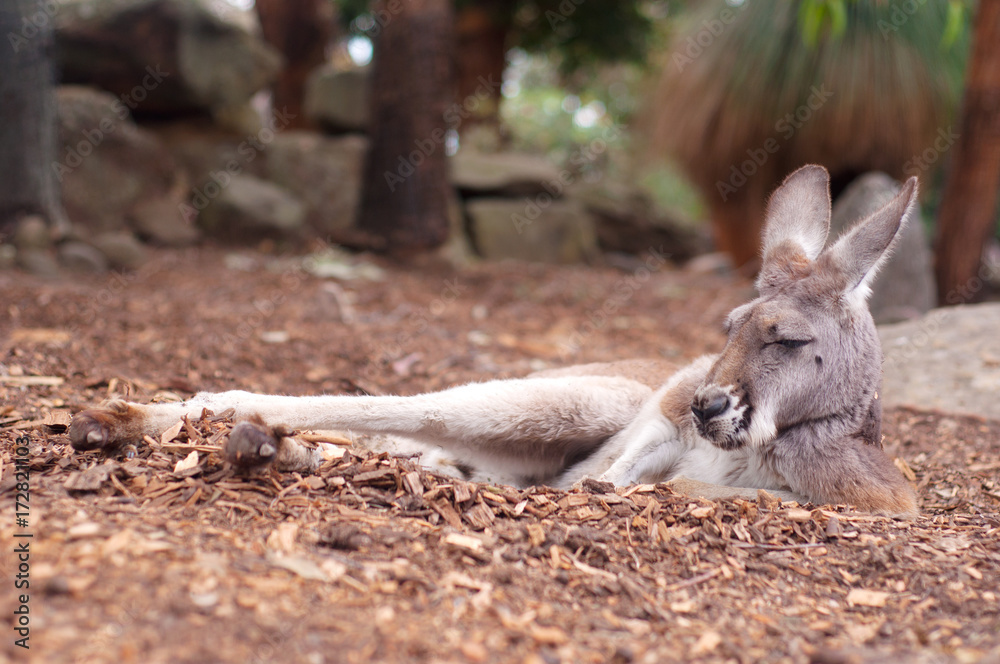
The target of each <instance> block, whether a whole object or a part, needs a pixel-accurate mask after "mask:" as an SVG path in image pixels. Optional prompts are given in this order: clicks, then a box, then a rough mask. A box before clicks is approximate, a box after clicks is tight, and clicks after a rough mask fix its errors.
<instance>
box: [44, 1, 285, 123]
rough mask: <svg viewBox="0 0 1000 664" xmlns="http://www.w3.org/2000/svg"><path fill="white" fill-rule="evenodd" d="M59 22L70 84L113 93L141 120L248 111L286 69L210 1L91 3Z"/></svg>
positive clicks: (61, 62) (74, 6) (60, 61)
mask: <svg viewBox="0 0 1000 664" xmlns="http://www.w3.org/2000/svg"><path fill="white" fill-rule="evenodd" d="M55 18H56V22H55V34H54V41H55V58H56V61H57V69H58V70H59V71H60V74H61V77H62V81H63V82H66V83H81V84H86V85H93V86H97V87H99V88H102V89H104V90H107V91H108V92H111V93H113V94H114V95H115V96H116V97H118V98H119V101H118V104H119V106H122V107H123V108H124V107H126V106H127V107H128V108H129V109H132V110H133V111H134V112H135V113H137V114H141V115H157V116H169V115H178V114H190V113H192V112H199V111H208V112H211V113H213V114H215V113H220V112H222V111H225V110H227V109H232V108H235V107H239V106H243V105H245V104H246V103H247V101H248V100H249V99H250V97H252V96H253V95H254V94H255V93H256V92H257V91H258V90H261V89H263V88H265V87H266V86H267V85H269V84H270V83H271V82H272V81H273V80H274V79H275V77H276V76H277V73H278V71H279V69H280V67H281V56H280V55H279V54H278V53H277V51H275V50H274V49H272V48H271V47H270V46H268V45H267V44H266V43H265V42H264V41H263V40H262V39H261V38H260V37H257V36H255V35H252V34H250V33H249V32H247V31H246V30H244V29H243V28H241V27H239V26H237V25H236V24H234V23H232V22H229V21H226V20H224V19H222V18H220V17H219V16H218V15H216V13H215V12H214V11H213V10H212V6H211V4H210V3H209V2H205V1H202V0H115V1H110V0H83V1H82V2H77V3H71V4H69V5H67V6H61V7H60V11H59V12H58V13H57V14H56V17H55Z"/></svg>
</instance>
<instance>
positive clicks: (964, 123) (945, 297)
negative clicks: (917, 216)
mask: <svg viewBox="0 0 1000 664" xmlns="http://www.w3.org/2000/svg"><path fill="white" fill-rule="evenodd" d="M998 45H1000V2H998V1H996V0H989V1H986V0H984V1H983V2H980V3H979V10H978V13H977V16H976V22H975V27H974V28H973V36H972V52H971V53H970V56H969V65H968V72H967V75H966V83H965V96H964V98H963V100H962V119H961V126H960V129H959V132H960V134H959V139H958V142H957V144H956V145H955V147H954V154H953V155H952V160H951V169H950V172H949V173H948V180H947V182H946V184H945V188H944V193H943V194H942V198H941V209H940V212H939V213H938V238H937V247H936V252H935V253H936V259H937V263H936V266H935V270H936V275H937V284H938V298H939V300H940V303H941V304H960V303H963V302H968V301H971V300H974V299H977V296H978V295H979V294H980V293H981V291H982V288H983V281H982V278H981V275H979V274H978V273H979V271H980V266H981V261H982V255H983V247H984V246H985V243H986V240H987V239H988V238H989V235H990V233H991V232H993V230H994V227H995V226H994V225H995V223H996V209H997V189H998V188H1000V48H998Z"/></svg>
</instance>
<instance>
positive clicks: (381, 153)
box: [356, 0, 454, 254]
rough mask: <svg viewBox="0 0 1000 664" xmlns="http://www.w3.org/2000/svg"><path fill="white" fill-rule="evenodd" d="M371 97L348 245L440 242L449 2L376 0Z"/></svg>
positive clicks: (406, 247)
mask: <svg viewBox="0 0 1000 664" xmlns="http://www.w3.org/2000/svg"><path fill="white" fill-rule="evenodd" d="M374 13H375V15H376V16H379V17H383V19H384V20H383V19H380V23H381V30H380V33H379V34H378V35H377V37H376V39H375V54H374V59H373V67H374V70H373V72H372V88H371V90H372V92H371V118H372V130H371V147H370V149H369V152H368V159H367V162H366V166H365V177H364V180H363V185H362V187H363V191H362V195H361V211H360V216H359V220H358V230H359V231H360V235H361V237H360V238H359V240H360V241H359V242H357V243H356V244H362V245H365V246H368V247H369V248H371V249H375V250H379V251H386V252H390V253H394V254H409V253H415V252H419V251H422V250H426V249H431V248H434V247H437V246H439V245H441V244H443V243H444V242H445V240H447V239H448V231H449V223H448V200H449V195H450V191H449V190H450V185H449V183H448V176H447V162H446V158H445V135H446V131H447V129H448V124H447V116H448V109H449V104H451V101H452V96H453V87H452V81H453V73H452V50H453V47H454V44H453V19H452V12H451V2H450V1H449V0H407V1H406V2H402V3H399V2H394V1H391V2H390V1H388V0H379V2H377V3H376V5H375V12H374Z"/></svg>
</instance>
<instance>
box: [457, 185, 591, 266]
mask: <svg viewBox="0 0 1000 664" xmlns="http://www.w3.org/2000/svg"><path fill="white" fill-rule="evenodd" d="M465 211H466V215H468V217H469V220H470V228H471V235H472V239H473V243H474V244H475V246H476V249H477V251H478V252H479V254H480V255H481V256H483V257H484V258H487V259H491V260H499V259H503V258H516V259H519V260H525V261H537V262H544V263H579V262H583V261H587V260H590V259H592V258H594V257H595V256H597V253H598V250H597V236H596V233H595V230H594V219H593V218H592V217H591V216H590V215H588V214H587V212H586V210H584V209H583V206H581V205H580V204H578V203H573V202H568V201H555V202H553V203H550V204H549V205H547V206H544V207H542V206H539V205H538V204H537V203H535V202H533V201H532V200H531V199H527V198H522V199H521V200H510V199H505V198H477V199H473V200H471V201H469V202H468V203H466V207H465ZM536 211H537V212H538V214H537V215H536V214H535V212H536ZM532 217H533V219H532Z"/></svg>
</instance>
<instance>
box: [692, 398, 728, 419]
mask: <svg viewBox="0 0 1000 664" xmlns="http://www.w3.org/2000/svg"><path fill="white" fill-rule="evenodd" d="M727 410H729V396H728V395H725V394H722V393H716V394H703V395H698V396H695V398H694V401H693V402H692V403H691V412H692V413H694V416H695V417H696V418H698V422H699V423H701V424H705V423H706V422H708V421H709V420H711V419H712V418H714V417H717V416H719V415H722V414H723V413H725V412H726V411H727Z"/></svg>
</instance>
